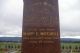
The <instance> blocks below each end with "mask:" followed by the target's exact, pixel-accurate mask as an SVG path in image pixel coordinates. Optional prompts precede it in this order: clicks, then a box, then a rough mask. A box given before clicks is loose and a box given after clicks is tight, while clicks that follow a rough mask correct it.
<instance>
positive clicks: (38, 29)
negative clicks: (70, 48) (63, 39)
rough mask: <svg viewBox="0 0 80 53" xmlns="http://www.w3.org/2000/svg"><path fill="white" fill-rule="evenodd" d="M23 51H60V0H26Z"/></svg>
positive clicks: (47, 52) (56, 52) (45, 52)
mask: <svg viewBox="0 0 80 53" xmlns="http://www.w3.org/2000/svg"><path fill="white" fill-rule="evenodd" d="M22 53H60V30H59V13H58V0H24V13H23V31H22Z"/></svg>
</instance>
